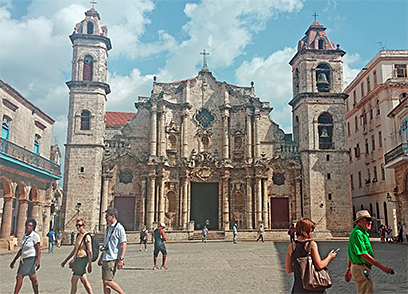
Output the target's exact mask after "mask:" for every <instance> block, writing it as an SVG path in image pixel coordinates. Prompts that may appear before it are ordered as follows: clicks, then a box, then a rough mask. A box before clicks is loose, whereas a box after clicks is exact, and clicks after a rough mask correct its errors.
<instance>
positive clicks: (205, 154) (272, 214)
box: [64, 9, 351, 237]
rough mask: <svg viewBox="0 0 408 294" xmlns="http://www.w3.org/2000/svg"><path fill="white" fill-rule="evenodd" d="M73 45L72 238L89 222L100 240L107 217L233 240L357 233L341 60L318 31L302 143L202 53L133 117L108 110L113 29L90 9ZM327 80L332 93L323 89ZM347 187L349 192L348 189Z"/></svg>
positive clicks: (306, 55) (300, 101) (300, 76)
mask: <svg viewBox="0 0 408 294" xmlns="http://www.w3.org/2000/svg"><path fill="white" fill-rule="evenodd" d="M85 14H86V18H85V19H84V20H83V21H82V22H80V23H78V24H77V26H76V28H75V31H74V33H73V34H72V35H71V36H70V38H71V41H72V43H73V50H74V52H73V62H72V64H73V70H72V80H71V81H70V82H68V83H67V84H68V87H69V88H70V103H69V126H68V136H67V145H66V148H67V149H66V150H67V152H66V158H65V173H64V192H65V194H64V197H65V198H64V208H65V230H66V231H73V230H74V227H73V226H74V223H73V222H72V220H73V219H75V218H76V217H78V216H81V217H84V218H85V219H86V220H87V222H88V223H90V224H91V227H92V228H94V229H95V230H96V231H98V230H100V229H101V227H100V226H103V225H104V224H105V220H104V213H103V212H104V211H105V210H106V209H107V208H108V207H115V208H117V209H118V210H119V213H120V221H121V222H122V223H123V224H124V226H125V228H126V229H127V230H131V231H132V230H139V229H140V228H141V226H143V225H146V226H148V228H151V227H153V226H155V225H156V224H157V223H161V222H164V223H166V224H167V228H168V229H169V230H177V229H180V230H181V231H194V230H201V228H202V227H203V226H204V225H207V227H209V228H210V229H211V230H217V231H220V232H228V231H229V230H230V229H231V228H232V225H233V224H235V223H237V224H238V226H239V228H240V229H241V230H243V231H245V230H246V231H248V232H251V231H252V230H254V229H256V228H258V227H259V226H260V225H261V224H263V226H264V227H265V229H267V230H272V231H273V230H274V229H285V234H286V229H287V227H288V225H289V223H290V222H294V221H296V220H297V219H298V218H300V217H301V216H307V217H310V218H312V219H313V220H314V221H316V222H317V223H318V225H317V230H318V231H319V234H321V236H322V237H330V236H331V234H336V235H339V234H343V233H345V232H348V230H349V229H350V228H351V197H350V192H349V187H348V173H347V162H348V160H345V159H347V158H348V150H347V148H346V136H345V124H344V122H345V103H344V99H345V97H346V96H345V95H344V94H342V92H343V89H342V83H343V73H342V56H343V55H344V54H345V52H344V51H342V50H340V49H339V48H338V47H337V48H335V47H334V44H333V43H331V42H330V41H329V39H328V37H327V35H326V33H325V28H324V27H323V26H321V25H320V24H319V23H317V22H315V23H313V24H312V25H311V26H310V28H309V29H308V31H307V32H306V35H305V37H304V38H303V39H302V40H301V41H300V42H299V47H298V52H297V54H296V55H295V56H294V57H293V59H292V60H291V62H290V64H291V65H292V67H293V84H294V86H293V89H294V97H293V100H292V101H291V102H290V105H291V106H292V107H293V117H294V140H292V136H291V134H285V133H284V132H283V131H282V130H281V129H280V128H279V126H278V125H277V124H276V123H275V122H274V121H273V120H272V119H271V116H270V113H271V111H272V107H271V106H270V105H269V103H268V102H263V101H262V100H261V99H260V98H259V97H256V96H255V91H254V83H252V82H251V84H250V85H249V86H236V85H232V84H228V83H226V82H220V81H218V80H217V79H216V78H215V77H214V76H213V75H212V73H211V72H210V70H209V68H208V66H207V62H206V59H205V56H206V55H205V54H206V53H205V51H204V52H203V53H202V54H203V55H204V58H203V67H202V69H201V70H200V71H199V73H198V75H197V76H196V77H193V78H190V79H186V80H182V81H177V82H171V83H162V82H159V81H158V80H157V78H156V77H155V78H154V80H153V89H152V91H151V95H150V96H149V97H138V101H137V102H136V103H135V107H136V109H137V112H136V113H118V112H105V102H106V99H107V94H109V85H108V84H106V72H107V67H106V64H107V51H108V50H109V49H110V48H111V43H110V40H109V39H108V38H107V34H106V32H107V29H106V27H105V26H102V25H101V24H100V19H99V14H98V13H97V12H96V11H95V10H94V9H90V10H88V11H87V12H86V13H85ZM323 79H324V85H323V84H322V81H323ZM345 184H346V185H345Z"/></svg>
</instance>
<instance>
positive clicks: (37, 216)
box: [31, 201, 41, 224]
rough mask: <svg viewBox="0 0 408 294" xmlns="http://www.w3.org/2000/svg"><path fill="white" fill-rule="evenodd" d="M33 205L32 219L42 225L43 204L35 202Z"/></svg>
mask: <svg viewBox="0 0 408 294" xmlns="http://www.w3.org/2000/svg"><path fill="white" fill-rule="evenodd" d="M32 205H33V210H32V211H31V217H32V218H33V219H34V220H35V221H36V222H37V224H39V223H40V218H41V214H40V211H41V202H39V201H34V202H33V203H32Z"/></svg>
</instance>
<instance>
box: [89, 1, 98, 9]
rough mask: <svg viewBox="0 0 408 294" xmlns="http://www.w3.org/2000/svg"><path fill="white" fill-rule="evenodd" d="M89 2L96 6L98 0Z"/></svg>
mask: <svg viewBox="0 0 408 294" xmlns="http://www.w3.org/2000/svg"><path fill="white" fill-rule="evenodd" d="M89 3H91V4H92V8H95V4H97V2H96V1H91V2H89Z"/></svg>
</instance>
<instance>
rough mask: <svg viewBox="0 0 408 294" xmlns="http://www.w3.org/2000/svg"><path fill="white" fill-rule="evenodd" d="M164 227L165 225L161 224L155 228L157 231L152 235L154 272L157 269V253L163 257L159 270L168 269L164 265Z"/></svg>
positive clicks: (165, 254)
mask: <svg viewBox="0 0 408 294" xmlns="http://www.w3.org/2000/svg"><path fill="white" fill-rule="evenodd" d="M165 227H166V225H165V223H161V224H160V226H158V227H157V229H155V230H154V232H153V235H154V252H153V260H154V267H153V269H154V270H157V269H159V267H158V266H157V257H158V256H159V252H161V253H162V255H163V262H162V266H161V268H164V269H168V267H167V266H166V265H165V262H166V258H167V250H166V245H165V244H164V242H166V236H165V235H164V228H165Z"/></svg>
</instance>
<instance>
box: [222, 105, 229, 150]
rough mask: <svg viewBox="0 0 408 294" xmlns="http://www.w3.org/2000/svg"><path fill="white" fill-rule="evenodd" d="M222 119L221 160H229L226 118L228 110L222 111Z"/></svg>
mask: <svg viewBox="0 0 408 294" xmlns="http://www.w3.org/2000/svg"><path fill="white" fill-rule="evenodd" d="M222 118H223V140H222V141H223V142H222V143H223V145H222V158H229V137H228V136H229V129H228V127H229V126H228V118H229V109H224V113H223V115H222Z"/></svg>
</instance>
